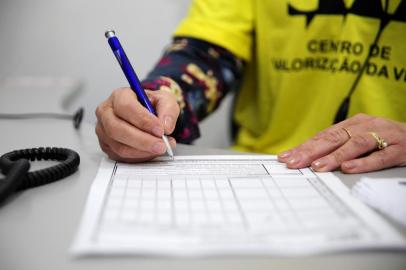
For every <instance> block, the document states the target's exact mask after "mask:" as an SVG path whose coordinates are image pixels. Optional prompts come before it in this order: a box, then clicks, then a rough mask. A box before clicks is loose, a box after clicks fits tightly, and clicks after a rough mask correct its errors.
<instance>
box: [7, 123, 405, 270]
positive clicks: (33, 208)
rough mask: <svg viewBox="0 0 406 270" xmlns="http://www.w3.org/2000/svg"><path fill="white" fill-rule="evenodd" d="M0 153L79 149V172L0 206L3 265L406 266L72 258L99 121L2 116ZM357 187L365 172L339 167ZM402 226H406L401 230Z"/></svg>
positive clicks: (93, 167) (392, 258)
mask: <svg viewBox="0 0 406 270" xmlns="http://www.w3.org/2000/svg"><path fill="white" fill-rule="evenodd" d="M0 138H1V140H0V153H5V152H8V151H11V150H14V149H22V148H31V147H39V146H59V147H67V148H71V149H74V150H76V151H77V152H79V154H80V156H81V164H80V168H79V171H78V172H76V173H75V174H74V175H72V176H70V177H69V178H67V179H65V180H62V181H58V182H56V183H53V184H50V185H46V186H42V187H39V188H35V189H31V190H27V191H24V192H22V193H20V194H18V195H17V196H15V197H14V198H13V199H12V200H11V201H9V202H8V203H7V204H6V205H5V206H3V207H2V208H0V269H2V270H3V269H4V270H14V269H19V270H21V269H41V270H46V269H52V270H54V269H58V270H64V269H87V270H91V269H97V270H103V269H120V270H124V269H138V270H139V269H159V270H162V269H177V270H182V269H185V270H186V269H188V270H189V269H301V270H303V269H312V270H316V269H323V270H324V269H346V270H348V269H357V270H361V269H385V270H390V269H403V270H404V269H406V253H405V252H390V251H385V252H367V251H365V252H356V253H343V254H334V255H324V256H315V257H305V258H293V259H292V258H280V257H279V258H275V257H243V258H241V257H227V258H209V259H168V258H150V257H108V258H84V259H73V258H72V257H71V256H70V255H69V253H68V248H69V247H70V245H71V243H72V240H73V238H74V235H75V233H76V230H77V228H78V225H79V221H80V218H81V214H82V211H83V208H84V205H85V201H86V198H87V194H88V191H89V187H90V185H91V183H92V181H93V178H94V177H95V174H96V171H97V169H98V166H99V162H100V159H101V158H102V156H103V153H102V152H101V150H100V149H99V146H98V142H97V139H96V135H95V134H94V127H93V126H91V125H86V124H84V125H83V126H82V128H81V130H79V131H75V130H74V129H73V126H72V123H71V122H68V121H61V120H20V121H10V120H1V121H0ZM176 152H177V154H226V153H232V152H230V151H225V150H215V149H201V148H197V147H190V146H182V145H180V146H178V148H177V150H176ZM337 174H339V175H340V177H341V178H342V179H343V181H344V182H345V184H346V185H348V186H351V185H353V184H354V183H355V182H356V181H357V180H359V179H360V177H361V175H342V174H341V173H337ZM404 175H406V168H397V169H390V170H386V171H381V172H376V173H370V174H369V176H371V177H375V176H376V177H382V176H386V177H400V176H404ZM403 233H405V231H404V230H403Z"/></svg>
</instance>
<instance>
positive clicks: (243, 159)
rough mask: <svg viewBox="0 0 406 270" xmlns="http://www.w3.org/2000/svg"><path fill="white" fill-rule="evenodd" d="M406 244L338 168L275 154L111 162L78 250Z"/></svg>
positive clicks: (299, 249) (200, 252)
mask: <svg viewBox="0 0 406 270" xmlns="http://www.w3.org/2000/svg"><path fill="white" fill-rule="evenodd" d="M405 241H406V240H405V239H404V238H403V236H402V235H400V234H399V233H398V232H396V231H395V230H394V229H393V228H392V227H390V226H389V225H388V224H387V223H386V222H385V221H384V220H383V219H382V218H381V217H379V216H378V215H377V214H376V213H375V212H373V211H372V210H370V209H369V208H367V207H366V206H365V205H363V204H362V203H361V202H360V201H359V200H358V199H356V198H354V197H352V196H351V193H350V191H349V190H348V189H347V188H346V187H345V186H344V185H343V184H342V183H341V181H340V180H339V179H338V178H336V176H334V175H333V174H332V173H314V172H313V171H312V170H310V169H307V168H306V169H300V170H291V169H287V168H286V166H285V165H284V164H281V163H279V162H277V160H276V158H275V156H263V155H239V156H178V157H175V160H174V161H172V160H169V159H165V158H161V159H156V160H153V161H151V162H148V163H140V164H124V163H118V162H113V161H110V160H107V159H104V160H103V161H102V163H101V165H100V168H99V171H98V174H97V176H96V178H95V180H94V182H93V185H92V188H91V190H90V193H89V197H88V201H87V205H86V208H85V211H84V214H83V218H82V222H81V226H80V228H79V232H78V234H77V237H76V239H75V242H74V244H73V247H72V252H73V254H75V255H92V254H93V255H97V254H99V255H101V254H106V255H107V254H121V255H123V254H124V255H125V254H138V255H166V256H168V255H169V256H171V255H173V256H213V255H214V256H219V255H237V254H238V255H241V254H244V255H307V254H315V253H325V252H335V251H343V250H344V251H345V250H354V249H375V248H395V249H405V248H406V242H405Z"/></svg>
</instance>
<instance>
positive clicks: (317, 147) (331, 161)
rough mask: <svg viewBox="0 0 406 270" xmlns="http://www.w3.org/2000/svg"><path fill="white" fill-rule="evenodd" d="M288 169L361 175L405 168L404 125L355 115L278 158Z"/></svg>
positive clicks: (378, 118) (405, 139) (405, 134)
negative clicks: (305, 168)
mask: <svg viewBox="0 0 406 270" xmlns="http://www.w3.org/2000/svg"><path fill="white" fill-rule="evenodd" d="M278 159H279V161H281V162H285V163H286V164H287V166H288V167H289V168H304V167H308V166H311V167H312V168H313V169H314V170H315V171H319V172H326V171H332V170H335V169H337V168H341V170H342V171H343V172H344V173H363V172H369V171H376V170H381V169H384V168H390V167H396V166H406V123H401V122H396V121H392V120H388V119H384V118H380V117H373V116H370V115H366V114H358V115H356V116H353V117H351V118H349V119H347V120H344V121H342V122H340V123H338V124H336V125H333V126H332V127H330V128H328V129H326V130H324V131H322V132H320V133H319V134H317V135H316V136H315V137H313V138H311V139H310V140H308V141H306V142H305V143H303V144H301V145H299V146H298V147H295V148H293V149H291V150H289V151H286V152H284V153H281V154H280V155H279V156H278Z"/></svg>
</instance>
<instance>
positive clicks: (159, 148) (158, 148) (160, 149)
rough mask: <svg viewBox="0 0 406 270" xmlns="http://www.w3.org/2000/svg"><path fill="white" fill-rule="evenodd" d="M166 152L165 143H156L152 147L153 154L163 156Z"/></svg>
mask: <svg viewBox="0 0 406 270" xmlns="http://www.w3.org/2000/svg"><path fill="white" fill-rule="evenodd" d="M165 151H166V148H165V144H163V143H160V142H159V143H156V144H154V146H152V152H154V153H156V154H163V153H164V152H165Z"/></svg>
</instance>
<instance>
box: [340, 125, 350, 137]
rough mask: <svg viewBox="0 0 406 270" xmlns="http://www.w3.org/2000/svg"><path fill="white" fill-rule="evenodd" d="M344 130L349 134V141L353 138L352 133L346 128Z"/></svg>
mask: <svg viewBox="0 0 406 270" xmlns="http://www.w3.org/2000/svg"><path fill="white" fill-rule="evenodd" d="M342 129H343V130H344V131H345V133H347V135H348V139H351V138H352V136H351V132H350V131H349V130H348V129H346V128H344V127H343V128H342Z"/></svg>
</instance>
